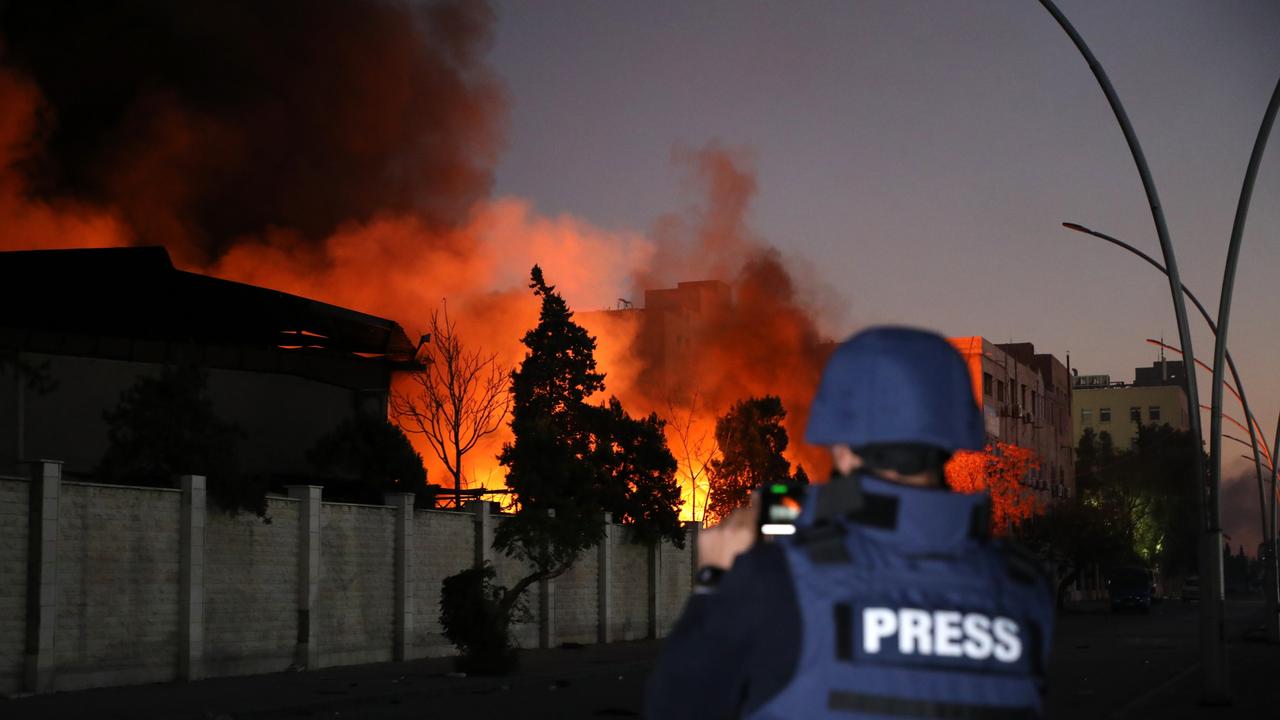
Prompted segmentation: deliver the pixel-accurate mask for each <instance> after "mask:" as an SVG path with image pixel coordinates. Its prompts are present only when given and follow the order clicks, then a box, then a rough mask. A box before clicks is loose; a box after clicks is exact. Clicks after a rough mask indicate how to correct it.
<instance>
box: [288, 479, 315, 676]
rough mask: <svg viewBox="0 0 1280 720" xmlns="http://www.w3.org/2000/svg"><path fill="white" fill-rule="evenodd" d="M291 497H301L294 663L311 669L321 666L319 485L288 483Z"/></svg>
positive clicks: (298, 498) (299, 499) (299, 498)
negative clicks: (317, 619) (316, 612)
mask: <svg viewBox="0 0 1280 720" xmlns="http://www.w3.org/2000/svg"><path fill="white" fill-rule="evenodd" d="M286 487H287V489H288V490H289V497H291V498H293V499H295V500H298V501H299V502H300V503H301V506H300V507H299V508H298V644H297V648H296V649H295V651H294V664H295V665H298V666H300V667H303V668H306V669H308V670H315V669H316V668H318V667H319V666H320V642H319V632H318V631H317V627H316V622H315V611H316V606H317V599H318V597H319V595H320V499H321V491H322V490H323V488H321V487H320V486H319V485H288V486H286Z"/></svg>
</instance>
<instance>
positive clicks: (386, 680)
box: [0, 641, 660, 720]
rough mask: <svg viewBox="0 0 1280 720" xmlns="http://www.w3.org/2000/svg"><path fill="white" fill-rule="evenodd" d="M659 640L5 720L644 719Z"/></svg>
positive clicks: (174, 688) (162, 689)
mask: <svg viewBox="0 0 1280 720" xmlns="http://www.w3.org/2000/svg"><path fill="white" fill-rule="evenodd" d="M659 647H660V643H659V642H655V641H638V642H627V643H612V644H609V645H589V646H586V647H584V648H582V649H555V650H526V651H524V652H522V653H521V666H520V669H519V670H518V671H517V672H515V673H514V674H512V675H509V676H507V677H501V678H484V677H457V676H454V675H453V674H452V671H453V663H452V660H451V659H450V658H432V659H426V660H414V661H410V662H403V663H380V664H376V665H355V666H348V667H334V668H324V669H322V670H317V671H314V672H286V673H275V674H271V675H254V676H247V677H233V678H216V679H212V680H202V681H199V682H193V683H162V684H156V685H138V686H129V687H116V688H100V689H95V690H82V691H77V692H67V693H53V694H49V695H37V696H31V697H25V698H17V699H10V700H0V718H4V719H5V720H36V719H37V718H39V719H40V720H62V719H64V718H66V719H71V718H93V719H94V720H116V719H120V720H125V719H128V720H162V719H163V720H170V719H172V720H250V719H252V720H265V719H267V718H392V717H415V718H455V717H456V718H463V717H465V718H504V719H506V720H509V719H510V718H513V717H514V718H521V719H524V718H576V717H582V718H592V717H637V716H638V715H639V712H640V704H641V699H642V695H643V687H644V684H643V682H644V675H645V674H646V673H647V672H648V669H649V667H650V666H651V665H652V662H653V658H654V657H655V656H656V655H657V651H658V648H659Z"/></svg>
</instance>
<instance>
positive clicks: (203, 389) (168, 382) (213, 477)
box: [94, 364, 267, 516]
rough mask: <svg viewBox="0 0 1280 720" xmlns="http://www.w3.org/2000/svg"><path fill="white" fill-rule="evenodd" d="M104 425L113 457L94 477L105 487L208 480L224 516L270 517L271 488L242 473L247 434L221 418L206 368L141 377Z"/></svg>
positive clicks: (106, 456) (106, 459)
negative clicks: (240, 447)
mask: <svg viewBox="0 0 1280 720" xmlns="http://www.w3.org/2000/svg"><path fill="white" fill-rule="evenodd" d="M103 419H104V420H106V422H107V451H106V453H104V454H103V456H102V459H101V461H99V463H98V467H97V468H96V470H95V473H94V474H95V475H96V476H97V477H98V478H99V479H100V480H101V481H102V482H107V483H115V484H124V485H147V486H155V487H171V486H172V485H173V481H174V477H175V476H177V475H181V474H192V475H204V476H205V477H206V488H207V491H208V494H209V498H210V500H212V501H213V503H214V505H216V506H217V507H219V508H221V509H222V510H224V511H226V512H228V513H231V514H235V513H238V512H240V511H251V512H254V513H256V514H257V515H259V516H261V515H263V514H264V513H265V512H266V507H267V501H266V491H267V487H266V482H265V481H264V480H262V479H260V478H253V477H249V476H245V475H243V474H241V473H240V470H239V467H238V463H237V461H236V444H237V442H238V441H239V439H240V438H241V437H242V435H243V432H242V431H241V430H240V428H239V427H237V426H236V425H235V424H233V423H230V422H225V421H223V420H221V419H219V418H218V416H217V415H216V414H215V413H214V411H213V401H212V400H211V399H210V397H209V392H208V376H207V374H206V373H205V371H204V370H202V369H200V368H199V367H196V366H194V365H190V364H180V365H176V366H167V367H165V368H164V369H163V370H162V371H161V372H160V374H159V375H158V376H154V377H152V376H144V377H141V378H139V379H138V381H137V382H136V383H134V385H133V386H131V387H129V388H128V389H126V390H125V391H124V392H123V393H122V394H121V396H120V402H119V404H117V405H116V407H115V408H113V409H111V410H108V411H106V412H104V413H103Z"/></svg>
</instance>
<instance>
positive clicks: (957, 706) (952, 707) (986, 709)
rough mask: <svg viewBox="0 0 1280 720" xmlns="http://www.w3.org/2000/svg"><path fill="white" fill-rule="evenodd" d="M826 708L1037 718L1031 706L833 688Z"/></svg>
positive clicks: (958, 719)
mask: <svg viewBox="0 0 1280 720" xmlns="http://www.w3.org/2000/svg"><path fill="white" fill-rule="evenodd" d="M827 709H828V710H839V711H842V712H850V713H863V714H866V715H888V716H893V717H911V718H943V719H945V720H1034V719H1035V718H1036V717H1037V714H1036V712H1035V710H1034V709H1032V708H1028V707H1009V706H1000V705H968V704H961V703H949V702H939V701H933V700H911V699H907V698H897V697H886V696H883V695H867V694H865V693H853V692H842V691H840V690H833V691H831V693H830V694H829V695H827Z"/></svg>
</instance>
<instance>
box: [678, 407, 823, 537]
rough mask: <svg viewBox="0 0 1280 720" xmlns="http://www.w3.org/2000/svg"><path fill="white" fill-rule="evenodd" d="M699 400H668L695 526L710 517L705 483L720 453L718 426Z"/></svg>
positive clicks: (679, 460) (806, 479)
mask: <svg viewBox="0 0 1280 720" xmlns="http://www.w3.org/2000/svg"><path fill="white" fill-rule="evenodd" d="M700 399H701V395H700V394H699V393H698V392H697V391H694V392H693V393H692V394H691V395H690V396H689V399H688V401H687V402H685V401H677V399H676V397H674V396H672V397H668V398H667V418H668V421H667V422H668V424H667V427H669V428H670V429H671V431H672V432H673V433H675V437H676V441H675V443H674V448H673V449H674V451H675V453H676V455H677V458H676V459H677V461H678V465H679V466H682V467H683V473H682V475H683V478H684V480H687V481H688V483H689V503H690V504H689V517H690V518H691V519H692V520H693V521H694V522H696V523H701V522H702V521H703V519H704V516H705V515H706V513H707V508H706V499H705V498H706V496H708V495H709V494H710V492H711V488H710V486H709V485H708V484H707V482H706V478H707V472H708V471H709V470H710V464H711V461H712V460H713V459H715V458H716V457H717V454H718V453H719V449H718V448H717V447H716V438H715V433H714V430H715V424H714V423H713V422H712V418H711V417H710V415H709V414H708V415H707V416H706V417H705V418H704V416H703V415H702V413H706V412H707V410H706V407H705V406H700V405H699V400H700ZM704 420H705V421H704ZM805 484H808V476H805ZM699 486H706V490H705V491H704V493H703V495H704V499H703V506H702V514H701V515H699V514H698V489H699Z"/></svg>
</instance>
